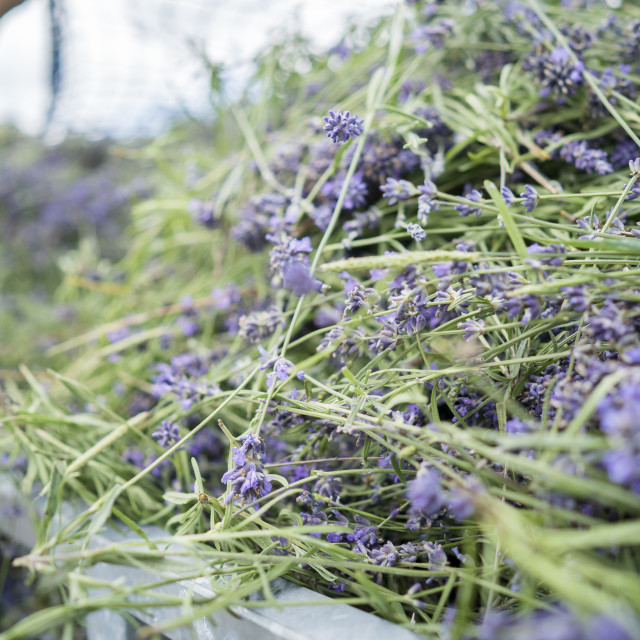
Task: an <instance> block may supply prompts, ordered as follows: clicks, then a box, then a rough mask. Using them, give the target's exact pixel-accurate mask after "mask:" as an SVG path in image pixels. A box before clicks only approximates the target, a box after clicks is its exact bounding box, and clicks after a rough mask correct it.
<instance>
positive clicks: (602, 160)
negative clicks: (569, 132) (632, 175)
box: [560, 140, 613, 176]
mask: <svg viewBox="0 0 640 640" xmlns="http://www.w3.org/2000/svg"><path fill="white" fill-rule="evenodd" d="M560 157H561V158H562V159H563V160H564V161H565V162H568V163H569V164H572V165H574V166H575V167H576V168H577V169H580V170H581V171H586V172H587V173H594V172H595V173H597V174H598V175H600V176H603V175H606V174H607V173H613V167H612V166H611V163H610V162H609V160H608V157H607V154H606V152H605V151H602V150H601V149H594V148H591V147H589V146H588V145H587V143H586V142H585V141H584V140H572V141H571V142H568V143H567V144H566V145H564V147H562V148H561V149H560Z"/></svg>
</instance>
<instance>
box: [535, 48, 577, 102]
mask: <svg viewBox="0 0 640 640" xmlns="http://www.w3.org/2000/svg"><path fill="white" fill-rule="evenodd" d="M525 68H526V69H528V70H531V71H533V74H534V76H535V78H536V80H537V82H538V84H539V85H540V87H541V88H540V91H539V92H538V95H539V96H540V97H541V98H546V97H552V98H555V99H556V101H557V102H559V103H562V102H563V101H564V99H565V98H567V97H569V96H572V95H573V94H574V93H576V91H577V90H578V89H579V88H580V86H582V84H583V77H582V72H583V71H584V64H583V63H582V62H581V61H578V62H574V61H573V60H572V58H571V55H570V54H569V52H568V51H567V50H566V49H564V48H563V47H557V48H556V49H554V50H553V51H551V52H549V53H542V54H540V55H539V56H537V57H535V56H529V58H527V59H526V61H525Z"/></svg>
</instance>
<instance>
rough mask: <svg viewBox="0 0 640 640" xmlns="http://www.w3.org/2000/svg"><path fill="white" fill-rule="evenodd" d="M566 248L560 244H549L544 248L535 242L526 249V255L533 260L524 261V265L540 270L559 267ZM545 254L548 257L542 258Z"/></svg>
mask: <svg viewBox="0 0 640 640" xmlns="http://www.w3.org/2000/svg"><path fill="white" fill-rule="evenodd" d="M566 250H567V249H566V247H565V246H564V245H562V244H550V245H547V246H546V247H543V246H542V245H539V244H538V243H537V242H536V243H534V244H532V245H530V246H529V247H527V253H529V254H530V255H532V256H535V257H533V258H528V259H526V260H525V262H526V264H528V265H530V266H532V267H535V268H536V269H541V268H542V267H560V266H562V263H563V261H564V254H565V252H566ZM545 254H547V255H549V257H542V256H544V255H545Z"/></svg>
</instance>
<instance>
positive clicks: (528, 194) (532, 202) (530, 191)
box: [520, 184, 540, 213]
mask: <svg viewBox="0 0 640 640" xmlns="http://www.w3.org/2000/svg"><path fill="white" fill-rule="evenodd" d="M520 197H521V198H524V200H523V201H522V206H523V207H524V208H525V209H526V210H527V212H528V213H531V212H532V211H533V210H534V209H535V208H536V206H537V205H538V199H539V198H540V196H539V194H538V192H537V191H536V190H535V189H534V188H533V187H532V186H531V185H530V184H525V185H524V191H523V192H522V193H521V194H520Z"/></svg>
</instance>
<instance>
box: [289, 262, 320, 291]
mask: <svg viewBox="0 0 640 640" xmlns="http://www.w3.org/2000/svg"><path fill="white" fill-rule="evenodd" d="M282 286H283V288H284V289H286V290H287V291H291V292H292V293H295V294H296V295H297V296H304V295H306V294H308V293H311V292H312V291H320V290H321V289H322V282H321V281H320V280H318V279H317V278H314V277H313V276H312V275H311V271H310V268H309V265H308V264H306V263H305V262H302V261H300V260H292V261H290V262H287V263H286V264H285V265H284V267H283V269H282Z"/></svg>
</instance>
